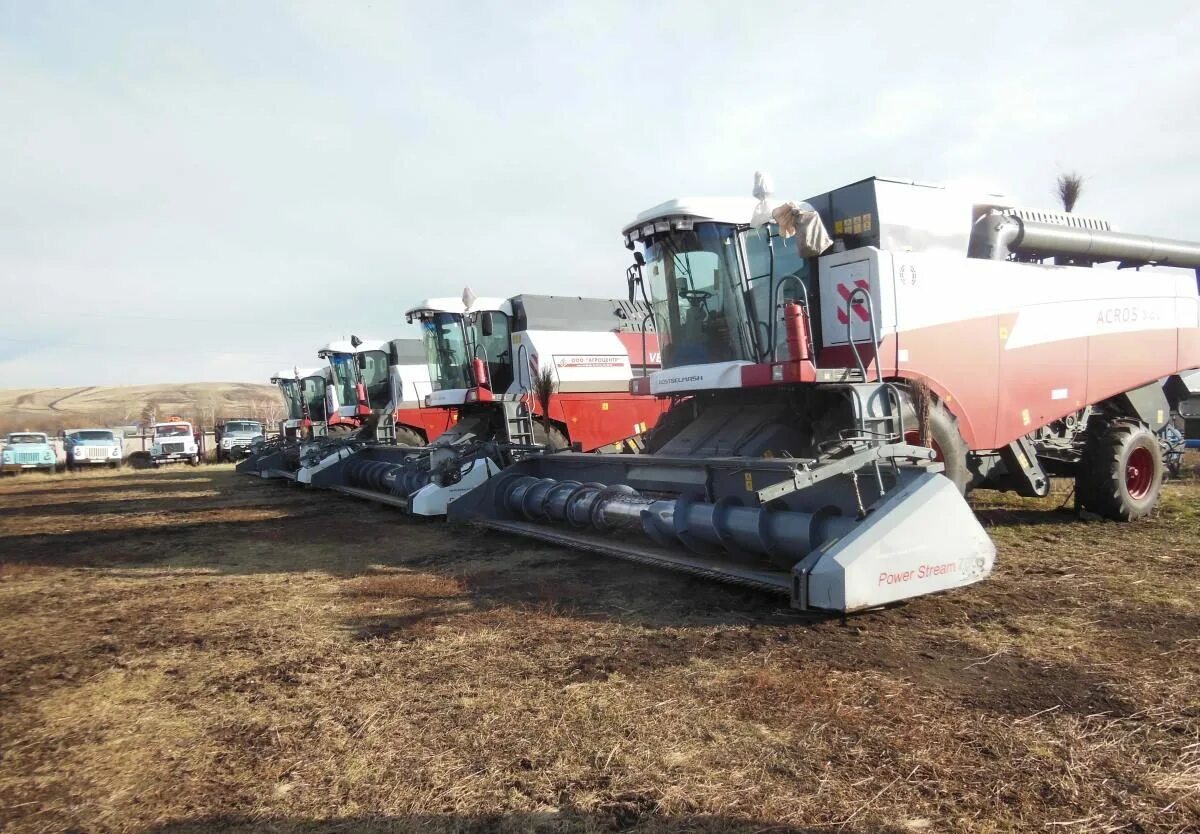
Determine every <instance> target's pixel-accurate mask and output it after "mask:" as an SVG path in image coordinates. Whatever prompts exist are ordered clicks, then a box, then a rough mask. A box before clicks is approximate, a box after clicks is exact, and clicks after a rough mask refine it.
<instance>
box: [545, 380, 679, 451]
mask: <svg viewBox="0 0 1200 834" xmlns="http://www.w3.org/2000/svg"><path fill="white" fill-rule="evenodd" d="M670 406H671V403H670V400H667V399H658V398H656V397H638V396H633V395H632V394H627V393H625V392H622V391H614V392H611V393H596V394H593V393H568V394H555V395H554V397H553V398H552V399H551V401H550V419H551V420H556V421H558V422H560V423H562V424H563V425H564V426H566V429H567V439H568V440H570V441H571V442H572V443H579V444H580V445H581V446H582V447H583V451H585V452H591V451H594V450H596V449H599V448H600V447H601V446H607V445H609V444H610V443H616V442H618V441H620V440H624V439H626V438H628V437H632V436H633V435H635V434H639V433H641V432H643V431H647V430H649V429H652V428H654V426H655V425H656V424H657V423H658V418H659V417H660V416H662V413H663V412H664V411H666V410H667V409H668V408H670ZM535 410H536V409H535ZM537 414H538V415H539V416H540V414H541V412H540V411H538V412H537Z"/></svg>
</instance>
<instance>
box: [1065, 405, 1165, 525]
mask: <svg viewBox="0 0 1200 834" xmlns="http://www.w3.org/2000/svg"><path fill="white" fill-rule="evenodd" d="M1088 432H1089V433H1088V438H1087V442H1086V445H1085V446H1084V452H1083V458H1082V459H1081V460H1080V461H1079V467H1078V469H1077V470H1076V472H1075V502H1076V505H1077V506H1078V507H1079V508H1081V509H1084V510H1087V511H1088V512H1092V513H1095V514H1096V515H1099V516H1103V517H1104V518H1110V519H1112V520H1113V521H1136V520H1137V519H1139V518H1145V517H1146V516H1148V515H1149V514H1150V513H1151V512H1153V511H1154V507H1155V505H1156V504H1157V503H1158V497H1159V494H1160V493H1161V492H1162V482H1163V470H1164V466H1163V459H1162V448H1161V447H1160V446H1159V443H1158V438H1157V437H1155V435H1154V434H1153V433H1152V432H1151V431H1150V430H1149V429H1146V428H1145V427H1143V426H1140V425H1138V424H1137V423H1108V424H1100V425H1097V426H1093V427H1092V428H1090V429H1089V430H1088Z"/></svg>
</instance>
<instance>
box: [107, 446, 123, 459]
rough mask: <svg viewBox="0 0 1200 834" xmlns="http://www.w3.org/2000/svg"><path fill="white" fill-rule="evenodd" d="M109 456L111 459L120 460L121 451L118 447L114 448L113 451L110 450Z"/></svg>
mask: <svg viewBox="0 0 1200 834" xmlns="http://www.w3.org/2000/svg"><path fill="white" fill-rule="evenodd" d="M108 456H109V457H110V458H119V457H120V456H121V450H120V449H118V448H117V447H116V446H113V447H112V448H111V449H109V450H108Z"/></svg>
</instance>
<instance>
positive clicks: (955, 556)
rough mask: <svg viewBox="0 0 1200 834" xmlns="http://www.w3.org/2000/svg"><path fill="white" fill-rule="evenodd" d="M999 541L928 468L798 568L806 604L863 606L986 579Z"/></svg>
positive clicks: (842, 607)
mask: <svg viewBox="0 0 1200 834" xmlns="http://www.w3.org/2000/svg"><path fill="white" fill-rule="evenodd" d="M995 560H996V546H995V545H994V544H993V543H992V540H991V539H990V538H988V535H987V533H986V532H984V530H983V527H981V526H980V524H979V521H978V520H977V519H976V518H975V515H974V513H973V512H972V511H971V507H970V506H969V505H968V504H967V502H966V501H964V500H963V499H962V496H961V495H960V494H959V492H958V490H957V488H956V487H955V486H954V483H953V482H952V481H951V480H950V479H949V478H945V477H943V476H942V475H941V474H938V473H933V472H927V473H924V474H922V475H920V476H919V477H918V478H917V479H916V480H914V481H913V482H912V483H909V484H906V485H904V486H902V487H899V488H897V489H895V490H893V491H892V492H890V493H888V495H887V496H885V497H884V498H883V500H881V501H880V502H879V504H878V505H876V506H875V507H873V508H872V509H871V511H870V512H869V513H868V515H867V517H866V518H865V519H864V520H863V521H862V522H860V523H859V524H858V525H856V526H855V527H854V528H853V529H852V530H851V531H850V532H849V533H847V534H846V535H845V536H842V537H841V538H840V539H834V540H832V541H830V542H829V543H827V544H826V545H824V546H823V547H821V548H819V549H818V550H816V551H814V552H813V553H812V554H811V555H810V556H808V557H807V558H805V559H804V560H803V561H802V562H801V563H800V565H798V566H797V568H796V571H795V572H796V574H797V575H798V576H801V577H803V576H805V575H807V597H806V604H807V607H809V608H821V609H826V610H830V611H859V610H861V609H864V608H874V607H876V606H880V605H886V604H888V603H891V602H896V601H898V600H902V599H910V598H912V597H916V596H923V595H925V594H932V593H936V592H938V591H946V590H949V589H951V588H958V587H962V586H963V585H971V584H973V583H975V582H979V581H981V580H983V579H986V578H987V577H988V575H989V574H991V572H992V566H993V564H994V563H995Z"/></svg>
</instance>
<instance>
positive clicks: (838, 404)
mask: <svg viewBox="0 0 1200 834" xmlns="http://www.w3.org/2000/svg"><path fill="white" fill-rule="evenodd" d="M764 192H765V189H760V190H759V191H758V195H759V197H760V199H759V201H757V202H756V201H754V200H737V199H715V200H714V199H696V200H692V199H687V200H673V201H670V202H667V203H663V204H661V205H659V206H655V207H654V208H652V209H649V210H648V211H645V212H643V213H642V214H641V215H639V216H638V217H637V219H636V220H635V221H634V222H632V223H631V224H629V226H627V227H626V228H625V229H624V238H625V243H626V245H627V246H628V247H629V248H630V249H635V264H634V266H633V267H631V269H630V297H631V298H632V297H634V292H635V289H637V290H640V292H641V293H643V294H644V296H645V297H646V299H647V300H648V301H649V303H650V304H651V306H652V308H653V312H654V319H655V324H656V326H657V331H658V334H659V338H660V340H661V344H662V368H661V370H658V371H655V372H654V373H652V374H650V375H649V377H648V378H646V379H638V380H635V381H634V390H636V391H639V392H645V393H649V394H653V395H655V396H657V397H660V398H666V399H669V400H670V401H672V402H673V403H674V405H673V407H672V408H671V410H670V412H668V413H667V414H666V415H664V417H663V419H662V421H660V423H659V427H658V429H657V430H656V431H655V432H654V433H653V434H652V436H651V441H650V447H651V454H646V455H613V456H597V455H580V454H574V453H570V452H563V453H558V454H550V455H539V456H530V457H527V458H526V459H524V460H522V461H520V462H518V463H516V464H515V465H514V466H512V467H509V468H508V469H506V470H504V471H503V472H502V473H500V474H499V475H497V476H496V477H493V478H491V479H490V480H489V481H487V482H486V483H485V484H483V485H482V486H481V487H479V488H477V489H476V490H474V491H472V492H471V493H469V494H468V495H466V496H463V497H461V498H460V499H459V500H458V501H456V502H455V503H454V504H452V505H451V507H450V513H449V516H450V518H451V520H462V521H477V522H482V523H484V524H486V525H488V526H490V527H493V528H496V529H500V530H507V531H511V532H514V533H519V534H522V535H527V536H532V537H534V538H539V539H544V540H548V541H553V542H559V543H563V544H567V545H572V546H577V547H582V548H585V549H588V550H591V551H595V552H600V553H606V554H611V555H614V556H618V557H622V558H626V559H631V560H634V561H638V562H643V563H646V564H650V565H658V566H663V567H667V568H674V569H679V570H684V571H689V572H692V573H696V574H700V575H702V576H707V577H713V578H717V579H722V580H726V581H730V582H735V583H741V584H743V585H747V586H750V587H754V588H760V589H765V590H771V591H776V592H780V593H783V594H787V595H789V596H790V598H791V602H792V605H793V606H795V607H797V608H802V609H808V608H813V609H824V610H833V611H854V610H860V609H863V608H868V607H873V606H878V605H882V604H886V603H890V602H894V601H897V600H901V599H906V598H909V597H914V596H918V595H921V594H927V593H931V592H935V591H941V590H946V589H950V588H954V587H958V586H962V585H967V584H969V583H973V582H977V581H979V580H981V579H983V578H984V577H986V576H987V575H988V574H989V573H990V572H991V570H992V564H993V560H994V556H995V548H994V546H993V544H992V542H991V541H990V539H989V538H988V536H987V535H986V534H985V533H984V531H983V529H982V528H981V526H980V525H979V522H978V521H977V520H976V519H975V517H974V515H973V514H972V512H971V510H970V508H969V507H968V505H967V503H966V502H965V501H964V499H963V497H962V493H963V492H964V491H965V490H967V489H969V488H973V487H990V488H997V489H1008V490H1016V491H1017V492H1019V493H1021V494H1024V495H1030V496H1038V495H1045V494H1046V493H1047V491H1048V489H1049V476H1051V475H1059V476H1071V477H1074V479H1075V490H1076V495H1077V500H1078V503H1079V506H1080V507H1081V508H1083V509H1086V510H1089V511H1091V512H1092V513H1095V514H1097V515H1101V516H1104V517H1107V518H1112V519H1118V520H1126V521H1128V520H1132V519H1136V518H1139V517H1141V516H1144V515H1146V514H1147V513H1148V512H1150V510H1151V509H1152V507H1153V506H1154V504H1155V502H1156V501H1157V499H1158V495H1159V489H1160V484H1161V481H1162V469H1163V464H1162V453H1161V449H1160V441H1159V437H1158V436H1157V434H1156V433H1157V432H1158V431H1159V430H1160V429H1162V428H1163V427H1164V426H1165V424H1166V422H1167V420H1168V419H1169V416H1170V413H1171V409H1172V406H1173V405H1174V404H1175V403H1176V400H1177V399H1179V398H1181V397H1182V396H1184V395H1185V390H1186V389H1185V387H1184V386H1183V385H1182V383H1181V381H1180V378H1179V376H1178V374H1179V373H1180V372H1181V371H1183V370H1185V369H1188V368H1195V367H1197V366H1200V302H1198V297H1197V275H1196V274H1195V273H1193V272H1191V271H1183V270H1181V269H1175V268H1172V267H1185V268H1187V269H1188V270H1195V269H1197V268H1198V267H1200V245H1198V244H1193V243H1185V242H1179V241H1170V240H1163V239H1157V238H1151V237H1146V236H1142V235H1133V234H1122V233H1119V232H1116V231H1114V230H1112V229H1111V227H1110V226H1109V225H1108V224H1107V223H1105V222H1103V221H1100V220H1096V219H1089V218H1084V217H1079V216H1076V215H1073V214H1062V213H1057V212H1050V211H1040V210H1028V209H1022V208H1018V207H1015V206H1012V205H1009V204H1007V203H1005V202H1004V201H1002V200H999V199H971V198H970V197H967V196H964V195H960V194H957V193H955V192H953V191H950V190H946V189H943V188H939V187H934V186H928V185H922V184H918V183H913V182H906V181H896V180H887V179H881V178H873V179H867V180H863V181H861V182H856V183H853V184H851V185H847V186H845V187H843V188H838V189H835V190H833V191H830V192H827V193H824V194H819V195H817V196H815V197H811V198H809V199H808V200H807V202H806V203H784V204H780V205H775V204H773V203H772V202H770V200H769V195H767V194H766V193H764ZM1101 265H1115V266H1116V267H1118V268H1115V269H1110V268H1102V266H1101ZM632 531H637V533H636V534H634V533H632ZM640 536H641V537H644V538H643V540H642V542H638V541H637V539H638V538H639V537H640Z"/></svg>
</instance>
